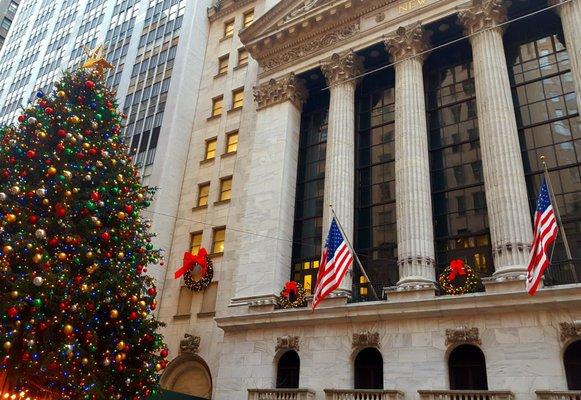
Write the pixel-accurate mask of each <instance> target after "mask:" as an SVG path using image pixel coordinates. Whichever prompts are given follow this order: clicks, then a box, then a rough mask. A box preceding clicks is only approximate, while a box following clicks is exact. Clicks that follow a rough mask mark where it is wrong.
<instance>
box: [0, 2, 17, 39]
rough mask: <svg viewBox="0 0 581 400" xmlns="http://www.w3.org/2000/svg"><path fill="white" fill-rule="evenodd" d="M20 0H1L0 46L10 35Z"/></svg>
mask: <svg viewBox="0 0 581 400" xmlns="http://www.w3.org/2000/svg"><path fill="white" fill-rule="evenodd" d="M19 3H20V0H0V48H2V46H3V45H4V40H5V39H6V36H7V35H8V30H9V29H10V26H11V25H12V21H13V20H14V15H15V14H16V10H17V9H18V4H19Z"/></svg>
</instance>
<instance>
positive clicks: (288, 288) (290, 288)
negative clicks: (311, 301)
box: [282, 281, 299, 299]
mask: <svg viewBox="0 0 581 400" xmlns="http://www.w3.org/2000/svg"><path fill="white" fill-rule="evenodd" d="M298 292H299V289H298V288H297V283H296V282H295V281H288V282H287V283H285V284H284V290H283V291H282V294H283V295H284V297H286V298H287V299H288V298H289V297H290V295H291V293H292V294H293V295H295V296H296V295H297V294H298Z"/></svg>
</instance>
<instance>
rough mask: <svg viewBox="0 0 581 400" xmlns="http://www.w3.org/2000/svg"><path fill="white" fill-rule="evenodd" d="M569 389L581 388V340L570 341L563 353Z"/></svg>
mask: <svg viewBox="0 0 581 400" xmlns="http://www.w3.org/2000/svg"><path fill="white" fill-rule="evenodd" d="M563 361H564V362H565V375H567V387H568V388H569V390H581V340H577V341H576V342H573V343H571V344H570V345H569V346H568V347H567V349H566V350H565V354H564V355H563Z"/></svg>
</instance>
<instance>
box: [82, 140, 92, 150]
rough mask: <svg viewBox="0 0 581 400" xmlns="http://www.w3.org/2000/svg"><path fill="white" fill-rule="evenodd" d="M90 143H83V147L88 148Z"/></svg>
mask: <svg viewBox="0 0 581 400" xmlns="http://www.w3.org/2000/svg"><path fill="white" fill-rule="evenodd" d="M90 147H91V145H90V144H89V143H87V142H85V143H83V149H89V148H90Z"/></svg>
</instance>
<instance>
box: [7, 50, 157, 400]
mask: <svg viewBox="0 0 581 400" xmlns="http://www.w3.org/2000/svg"><path fill="white" fill-rule="evenodd" d="M88 54H89V57H88V59H87V61H86V62H85V65H84V68H81V69H79V70H77V71H74V72H72V73H65V74H64V76H63V78H62V79H61V80H60V81H59V82H57V83H56V87H55V89H54V91H53V92H52V93H50V94H45V93H42V92H38V93H37V96H36V97H37V98H36V101H35V102H34V103H33V104H31V105H29V106H28V107H27V108H26V109H25V110H23V112H22V114H21V115H20V116H19V118H18V124H17V125H16V126H9V127H3V128H0V321H1V323H0V343H1V344H2V345H1V347H0V372H1V371H4V372H5V373H7V374H8V376H9V377H11V379H12V380H11V384H12V386H13V387H12V388H11V389H12V392H15V393H18V392H19V391H20V390H24V389H30V388H31V387H32V386H34V387H35V388H38V390H39V391H40V392H45V391H46V392H48V393H50V394H51V396H53V397H54V398H59V399H84V400H97V399H107V400H109V399H130V400H138V399H145V398H147V397H148V396H150V395H151V394H154V393H155V392H156V391H157V390H158V374H157V372H158V371H159V370H161V369H163V368H164V367H165V365H166V360H165V357H167V351H166V349H165V345H164V344H163V341H162V337H161V335H160V334H158V333H157V329H158V328H159V327H160V326H161V323H160V322H159V321H157V320H156V319H155V318H154V317H153V315H152V314H151V311H152V310H154V309H155V308H156V301H155V295H156V291H155V286H154V282H153V279H152V278H151V277H149V276H147V275H146V274H145V272H146V270H147V265H148V264H150V263H158V262H160V259H161V254H160V252H159V251H157V250H155V249H154V247H153V245H152V243H151V240H152V237H153V234H151V233H150V232H149V231H148V228H149V227H150V225H151V224H150V222H149V221H147V220H144V219H142V218H141V216H140V214H141V211H142V210H144V209H145V208H147V207H148V206H149V205H150V202H151V198H152V196H153V194H154V190H150V189H147V188H144V187H142V186H141V184H140V179H139V176H138V173H137V170H136V169H135V168H134V167H133V164H132V162H131V159H130V158H129V156H128V155H127V151H126V148H125V146H124V145H123V143H122V141H121V138H120V128H121V123H122V119H123V116H122V115H120V114H119V113H118V112H117V111H116V110H117V104H116V101H115V95H114V93H112V92H110V91H108V90H107V89H106V88H105V85H104V80H103V76H104V74H103V71H104V70H105V69H106V68H109V67H110V64H109V63H108V62H107V61H106V60H105V59H104V58H103V48H102V46H100V47H98V48H97V49H95V50H93V51H91V52H89V53H88ZM30 390H34V389H30Z"/></svg>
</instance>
